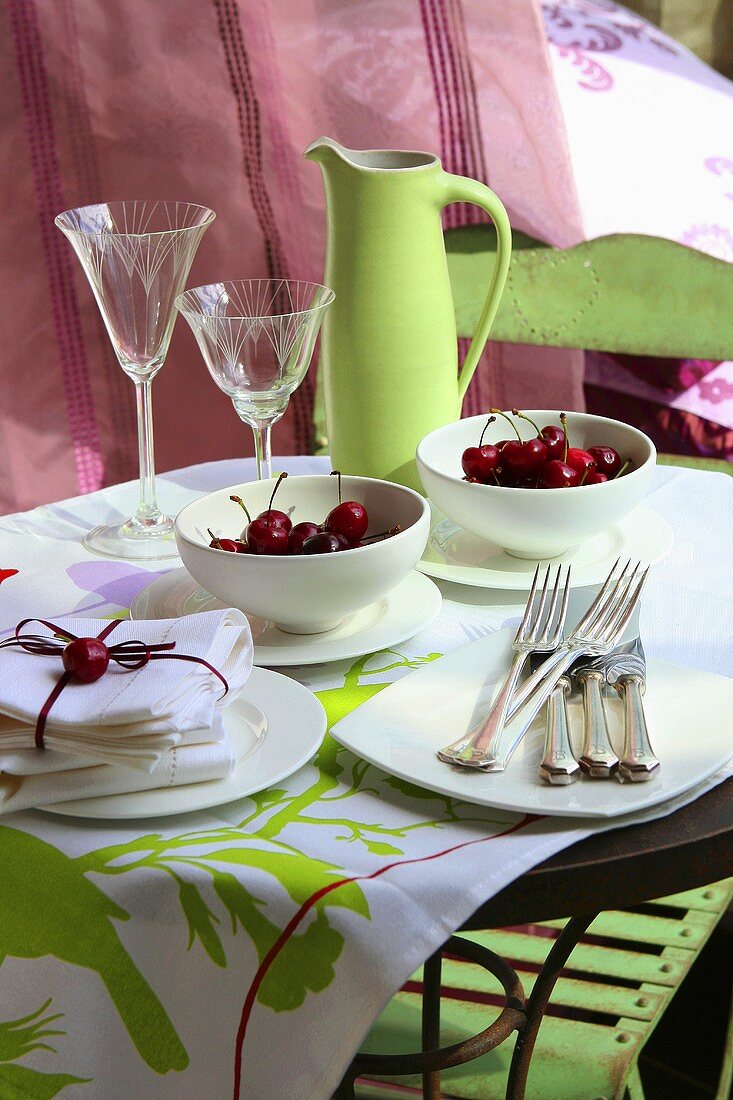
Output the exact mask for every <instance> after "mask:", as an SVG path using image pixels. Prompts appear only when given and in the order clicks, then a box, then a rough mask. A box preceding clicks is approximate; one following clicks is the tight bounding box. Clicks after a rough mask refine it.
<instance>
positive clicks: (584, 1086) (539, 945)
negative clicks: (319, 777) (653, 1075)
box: [357, 880, 733, 1100]
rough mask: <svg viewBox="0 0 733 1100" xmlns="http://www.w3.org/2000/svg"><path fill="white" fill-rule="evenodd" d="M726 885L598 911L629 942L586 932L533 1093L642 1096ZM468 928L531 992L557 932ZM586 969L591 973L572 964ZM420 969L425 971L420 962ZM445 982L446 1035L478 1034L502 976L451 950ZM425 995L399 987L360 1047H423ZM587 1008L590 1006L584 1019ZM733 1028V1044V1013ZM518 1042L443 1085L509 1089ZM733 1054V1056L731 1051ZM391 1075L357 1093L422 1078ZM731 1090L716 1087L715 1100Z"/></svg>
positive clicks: (542, 1035)
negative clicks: (644, 1069)
mask: <svg viewBox="0 0 733 1100" xmlns="http://www.w3.org/2000/svg"><path fill="white" fill-rule="evenodd" d="M731 897H733V880H729V881H725V882H721V883H714V884H712V885H711V886H708V887H702V888H701V889H698V890H689V891H685V892H684V893H680V894H675V895H671V896H670V897H668V898H662V899H659V900H658V901H657V902H651V903H650V904H649V908H650V910H651V911H650V912H645V913H628V912H624V911H619V912H609V913H603V914H601V916H600V917H599V918H597V920H596V921H595V922H594V924H593V925H592V926H591V928H590V930H589V935H603V936H604V937H610V938H616V939H619V940H621V941H623V942H624V944H625V946H624V947H623V948H615V947H612V946H611V947H608V946H603V945H600V944H592V943H591V944H588V943H581V944H579V945H578V946H577V947H576V948H575V950H574V951H573V953H572V955H571V957H570V960H569V963H568V967H567V968H566V971H565V972H564V975H563V976H562V977H561V978H560V979H559V980H558V982H557V984H556V986H555V990H554V992H553V996H552V1000H551V1012H560V1013H562V1015H559V1016H558V1015H548V1016H547V1017H546V1018H545V1020H544V1021H543V1024H542V1027H541V1029H540V1032H539V1038H538V1042H537V1047H536V1050H535V1054H534V1057H533V1061H532V1069H531V1072H530V1078H529V1082H528V1089H527V1100H549V1098H550V1097H551V1098H552V1100H601V1098H608V1100H611V1098H620V1097H621V1096H623V1094H624V1089H625V1088H626V1087H627V1086H628V1090H629V1092H628V1100H643V1089H642V1086H641V1080H640V1078H639V1076H638V1070H637V1060H638V1056H639V1053H640V1051H641V1049H642V1048H643V1046H644V1043H645V1042H646V1041H647V1039H648V1038H649V1036H650V1035H651V1033H652V1031H653V1029H654V1027H655V1026H656V1024H657V1022H658V1021H659V1019H660V1018H661V1016H662V1014H663V1013H664V1010H665V1009H666V1007H667V1005H668V1003H669V1001H670V1000H671V998H672V997H673V996H674V993H675V992H676V990H677V988H678V987H679V985H680V984H681V982H682V980H683V978H684V977H685V975H686V974H687V972H688V970H689V969H690V967H691V966H692V964H693V963H694V961H695V959H696V958H697V955H698V954H699V951H700V949H701V948H702V946H703V944H704V942H705V940H706V939H707V937H708V936H709V935H710V933H711V932H712V930H713V928H714V927H715V925H716V923H717V921H718V920H719V919H720V916H721V915H722V914H723V913H724V912H725V910H726V909H727V907H728V905H729V904H730V901H731ZM670 908H671V909H673V910H674V909H676V910H677V911H678V912H679V913H680V917H681V919H679V920H674V919H672V918H670V917H669V916H668V915H667V913H668V911H669V909H670ZM564 924H565V922H564V921H562V920H560V921H547V922H545V923H544V927H547V928H552V929H557V928H561V927H563V925H564ZM683 930H689V932H690V935H686V936H683V935H680V933H681V932H682V931H683ZM466 936H467V938H470V939H474V940H478V941H479V942H481V943H483V944H485V945H486V946H488V947H490V948H491V949H492V950H494V951H497V952H498V953H499V954H501V955H503V956H504V957H505V958H507V959H508V960H510V961H512V962H513V964H514V966H515V967H516V969H517V972H518V973H519V975H520V978H521V980H522V983H523V986H524V989H525V993H528V992H529V991H530V990H531V988H532V986H533V984H534V981H535V973H533V972H532V971H530V970H527V969H526V967H527V964H532V965H534V966H536V965H538V964H541V963H542V961H543V960H544V958H545V956H546V955H547V952H548V951H549V950H550V948H551V946H552V944H553V942H554V938H553V937H551V936H542V935H539V934H537V935H530V934H527V933H526V932H522V931H520V930H511V929H496V930H491V931H488V932H472V933H470V934H466ZM633 943H638V944H639V947H640V950H638V951H636V950H634V949H633V946H626V945H630V944H633ZM648 946H655V947H657V948H659V950H660V954H658V955H657V954H650V953H649V952H648V951H646V950H641V948H643V947H648ZM579 972H584V973H585V974H586V975H594V978H588V977H584V978H582V979H579V978H577V977H574V976H573V975H574V974H578V973H579ZM619 979H623V980H625V981H633V982H634V983H636V985H635V988H631V987H628V986H621V985H619V984H618V980H619ZM414 980H416V981H419V980H420V972H418V973H417V974H416V975H414ZM443 988H444V990H445V993H444V997H443V1000H442V1005H441V1014H442V1032H441V1043H442V1044H448V1043H453V1042H458V1041H460V1040H461V1039H463V1038H466V1037H467V1036H468V1035H471V1034H475V1033H476V1032H478V1031H480V1030H482V1029H483V1028H484V1027H486V1026H487V1024H488V1023H489V1022H490V1021H491V1020H492V1019H493V1018H495V1016H496V1012H497V1009H496V1008H495V1007H492V1006H491V1005H490V1004H487V1003H481V1001H480V1000H479V999H478V998H481V997H488V996H496V995H497V994H500V986H499V983H498V982H497V981H496V979H495V978H494V977H493V976H492V975H490V974H488V973H487V972H486V971H484V970H483V969H482V968H481V967H477V966H475V965H474V964H472V963H466V962H462V961H460V960H454V959H446V960H444V963H443ZM469 998H470V999H469ZM420 1006H421V996H420V994H419V993H416V992H409V993H407V992H402V993H400V994H398V996H397V997H395V998H393V1000H392V1001H391V1002H390V1004H389V1005H388V1007H387V1009H386V1010H385V1012H384V1013H383V1014H382V1016H381V1017H380V1019H379V1020H378V1021H377V1024H375V1026H374V1028H373V1029H372V1031H371V1032H370V1035H369V1037H368V1040H367V1041H366V1043H365V1045H364V1049H365V1050H368V1051H371V1052H372V1053H376V1052H382V1053H400V1052H405V1051H408V1050H417V1049H419V1045H420ZM589 1013H594V1014H595V1015H594V1016H592V1017H591V1018H590V1019H589V1018H588V1017H589ZM601 1014H602V1015H601ZM603 1017H606V1021H605V1022H604V1021H603ZM729 1040H730V1043H731V1045H733V1024H732V1025H731V1030H730V1035H729ZM512 1049H513V1044H512V1043H511V1042H509V1043H505V1044H503V1045H502V1046H501V1047H499V1048H497V1050H495V1051H492V1052H491V1053H490V1054H488V1055H485V1056H484V1057H483V1058H480V1059H477V1060H476V1061H474V1062H471V1063H468V1064H467V1065H465V1066H462V1067H458V1068H457V1069H455V1070H450V1071H446V1072H445V1073H444V1074H443V1075H442V1093H441V1094H442V1096H444V1097H446V1098H448V1097H455V1098H465V1100H493V1098H494V1097H497V1098H499V1097H503V1096H504V1090H505V1086H506V1073H507V1071H508V1067H509V1062H510V1060H511V1053H512ZM730 1062H731V1064H733V1054H731V1058H730ZM727 1069H728V1063H726V1065H725V1066H724V1070H723V1076H722V1079H721V1080H722V1082H723V1084H725V1081H726V1078H725V1073H726V1072H727ZM382 1080H383V1081H384V1080H386V1079H382ZM393 1081H394V1082H395V1088H394V1089H393V1088H392V1087H390V1086H389V1085H385V1084H384V1083H382V1084H380V1087H379V1088H376V1087H375V1086H370V1085H368V1084H366V1083H362V1085H363V1087H362V1085H360V1086H358V1088H357V1095H358V1096H359V1097H361V1100H377V1098H379V1100H397V1098H398V1097H403V1098H404V1096H405V1095H406V1092H405V1089H406V1088H407V1089H408V1090H410V1089H411V1090H416V1091H417V1092H418V1095H419V1089H420V1080H419V1079H418V1078H394V1079H393ZM397 1082H399V1088H397V1084H396V1083H397ZM725 1095H726V1094H725V1093H720V1091H719V1093H718V1097H717V1100H723V1097H724V1096H725Z"/></svg>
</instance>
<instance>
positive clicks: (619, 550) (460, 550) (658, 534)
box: [417, 505, 674, 592]
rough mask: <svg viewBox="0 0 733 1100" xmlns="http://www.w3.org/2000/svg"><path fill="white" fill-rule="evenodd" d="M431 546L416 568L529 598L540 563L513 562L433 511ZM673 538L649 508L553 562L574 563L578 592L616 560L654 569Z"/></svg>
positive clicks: (495, 548) (432, 508)
mask: <svg viewBox="0 0 733 1100" xmlns="http://www.w3.org/2000/svg"><path fill="white" fill-rule="evenodd" d="M431 514H432V515H431V524H430V536H429V538H428V545H427V547H426V548H425V553H424V554H423V556H422V560H421V561H419V562H418V563H417V568H418V569H419V570H421V572H423V573H427V574H428V575H429V576H431V577H437V578H438V579H439V580H443V581H454V582H455V583H456V584H471V585H475V586H476V587H477V588H504V589H511V590H515V591H520V592H525V591H526V592H528V591H529V589H530V586H531V584H532V575H533V573H534V570H535V566H536V565H537V562H536V561H529V560H527V561H525V560H524V559H523V558H513V557H512V556H511V554H507V552H506V550H502V549H501V547H499V546H494V544H493V543H491V542H486V541H485V540H484V539H480V538H478V536H477V535H471V534H469V533H468V531H464V530H463V528H462V527H459V526H458V525H457V524H455V523H454V522H453V520H450V519H446V518H445V516H444V515H443V514H442V513H441V512H439V511H438V509H437V508H436V507H435V505H431ZM673 543H674V533H673V531H672V528H671V527H670V526H669V524H668V523H667V521H666V520H665V519H662V517H661V516H658V515H657V514H656V512H652V511H651V510H650V509H649V508H644V507H640V508H636V509H635V510H634V511H633V512H632V513H631V514H630V515H628V516H627V517H626V519H624V520H622V521H621V523H617V524H616V525H615V526H614V527H609V529H608V530H607V531H603V532H602V533H601V534H600V535H596V537H595V538H593V539H589V540H588V541H587V542H584V543H583V545H582V546H580V547H578V549H577V550H575V551H574V552H573V553H570V554H561V555H560V557H558V558H552V559H551V560H552V561H553V562H557V563H558V564H559V563H560V562H570V563H572V566H573V586H574V587H575V588H583V587H585V586H586V585H589V584H597V583H598V582H599V581H602V580H604V578H605V577H606V576H607V574H608V571H609V569H610V568H611V566H612V565H613V563H614V562H615V561H616V559H617V558H619V557H623V558H632V559H633V560H637V559H638V560H640V561H643V562H646V563H647V564H649V565H652V564H653V563H654V562H657V561H660V560H661V559H662V558H664V557H666V555H667V554H668V553H669V551H670V550H671V549H672V545H673Z"/></svg>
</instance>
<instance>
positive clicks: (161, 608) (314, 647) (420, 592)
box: [130, 569, 442, 668]
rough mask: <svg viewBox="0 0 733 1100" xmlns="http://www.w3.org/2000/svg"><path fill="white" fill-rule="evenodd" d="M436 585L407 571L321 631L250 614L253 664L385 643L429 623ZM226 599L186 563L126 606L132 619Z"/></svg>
mask: <svg viewBox="0 0 733 1100" xmlns="http://www.w3.org/2000/svg"><path fill="white" fill-rule="evenodd" d="M441 604H442V597H441V594H440V590H439V588H438V587H437V585H435V584H433V582H432V581H431V580H428V578H427V577H424V576H423V575H422V574H421V573H415V572H413V573H410V574H409V575H408V576H407V577H405V579H404V580H403V581H402V583H401V584H398V585H397V587H396V588H393V589H392V591H391V592H389V593H388V594H387V595H386V596H384V597H383V598H382V599H381V600H377V601H376V603H373V604H371V606H370V607H365V608H363V609H362V610H361V611H356V612H355V613H354V614H353V615H349V616H348V618H346V619H345V620H344V621H343V622H342V623H341V624H340V625H339V626H337V627H336V628H335V629H334V630H329V631H326V632H325V633H322V634H307V635H303V634H287V633H285V631H283V630H279V629H278V628H277V627H276V626H275V625H274V623H268V622H265V621H264V620H262V619H256V618H253V617H250V626H251V627H252V636H253V638H254V640H255V651H254V661H255V664H256V665H264V666H266V667H269V668H277V667H286V666H293V665H319V664H325V663H327V662H329V661H343V660H347V659H349V658H351V657H361V656H362V655H363V654H364V653H376V652H377V650H380V649H389V648H390V647H392V646H395V645H399V644H400V642H404V641H406V640H407V639H408V638H412V637H413V636H414V635H415V634H417V633H418V631H420V630H424V629H425V627H427V626H429V625H430V623H432V622H433V620H434V619H435V618H437V616H438V614H439V613H440V607H441ZM224 606H225V605H224V604H223V603H222V602H221V600H217V598H216V596H212V595H211V594H210V593H209V592H205V591H204V589H203V588H201V587H200V586H199V585H198V584H196V581H195V580H194V579H193V577H191V576H189V574H188V573H187V572H186V570H185V569H174V570H172V571H171V572H170V573H166V574H165V575H164V576H162V577H158V578H157V580H155V581H153V583H152V584H150V585H148V587H147V588H144V589H143V590H142V592H140V593H139V594H138V595H137V596H136V597H135V599H134V601H133V604H132V607H131V608H130V618H131V619H177V618H179V617H180V616H181V615H195V614H196V613H197V612H199V611H216V610H218V609H219V608H222V607H224Z"/></svg>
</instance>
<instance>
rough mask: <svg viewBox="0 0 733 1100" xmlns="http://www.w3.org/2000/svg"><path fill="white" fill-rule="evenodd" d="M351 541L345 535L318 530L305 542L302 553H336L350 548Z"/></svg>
mask: <svg viewBox="0 0 733 1100" xmlns="http://www.w3.org/2000/svg"><path fill="white" fill-rule="evenodd" d="M350 549H351V543H350V542H349V541H348V539H346V538H344V536H343V535H337V534H335V533H334V532H333V531H318V532H317V533H316V534H315V535H311V536H310V538H307V539H306V540H305V542H304V543H303V548H302V550H301V554H335V553H336V552H337V551H339V550H350Z"/></svg>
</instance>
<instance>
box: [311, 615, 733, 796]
mask: <svg viewBox="0 0 733 1100" xmlns="http://www.w3.org/2000/svg"><path fill="white" fill-rule="evenodd" d="M513 636H514V630H511V629H509V630H500V631H497V632H496V633H495V634H490V635H488V636H487V637H485V638H482V639H480V640H479V641H477V642H472V643H471V644H470V645H466V646H463V647H462V648H461V649H457V650H455V651H454V652H453V653H450V654H449V655H448V656H447V657H441V658H439V659H438V660H437V661H432V662H431V663H430V664H427V665H424V666H423V667H422V668H420V669H418V670H417V671H416V672H412V673H410V674H409V675H407V676H405V677H403V679H401V680H399V681H398V682H397V683H394V684H390V686H389V687H387V688H384V690H383V691H380V692H379V693H378V694H377V695H375V696H374V697H373V698H372V699H370V700H368V702H366V703H363V704H362V706H360V707H358V708H357V709H356V710H355V711H352V713H351V714H349V715H347V717H346V718H342V719H341V721H340V722H337V723H336V725H335V726H334V727H333V729H332V730H331V733H332V734H333V736H334V737H335V738H336V740H337V741H340V742H341V744H342V745H345V746H346V747H347V748H349V749H351V750H352V751H353V752H355V753H357V754H358V755H359V756H361V757H363V758H364V759H365V760H369V761H370V762H371V763H372V764H376V765H377V766H378V767H380V768H382V769H383V770H384V771H386V772H390V773H391V774H392V775H397V776H400V777H401V778H402V779H407V780H409V781H410V782H412V783H417V784H418V785H419V786H422V787H427V788H428V789H429V790H433V791H438V792H439V793H440V794H446V795H450V796H452V797H455V798H461V799H464V800H465V801H467V802H476V803H479V804H481V805H485V806H495V807H499V808H502V809H506V810H516V811H519V812H521V813H537V814H549V815H557V816H562V817H587V818H590V817H599V818H613V817H621V816H623V815H624V814H628V813H633V812H634V811H636V810H646V809H649V807H650V806H654V805H656V804H658V803H661V802H666V801H667V800H668V799H670V798H673V797H675V796H676V795H679V794H682V793H683V792H684V791H686V790H689V789H690V788H692V787H694V786H696V785H697V784H698V783H700V782H701V781H702V780H704V779H706V778H707V777H708V776H710V775H712V774H713V773H714V772H716V771H718V770H719V769H720V768H721V767H722V766H723V765H724V764H725V763H726V761H727V760H729V759H730V757H731V756H732V755H733V743H732V742H731V737H730V715H731V713H732V712H733V680H729V679H727V678H726V677H724V676H716V675H714V674H713V673H710V672H700V671H697V670H696V669H691V668H682V667H680V666H676V665H670V664H665V663H662V662H661V661H649V662H648V684H647V691H646V695H645V700H644V701H645V709H646V714H647V719H648V723H649V729H650V733H651V737H652V744H653V745H654V749H655V751H656V753H657V755H658V757H659V759H660V761H661V766H660V768H659V773H658V775H657V776H656V777H655V778H654V779H652V780H650V781H649V782H648V783H623V784H622V783H619V782H616V781H611V782H609V781H602V780H592V779H587V778H586V777H585V776H584V777H583V778H581V779H580V780H578V782H576V783H574V784H572V785H570V786H567V787H551V786H548V785H547V784H545V783H543V782H542V781H541V780H540V779H539V777H538V774H537V767H538V765H539V762H540V759H541V757H542V749H543V743H544V719H543V718H542V716H540V717H538V718H537V719H536V720H535V722H534V723H533V724H532V726H531V727H530V729H529V731H528V732H527V734H526V736H525V738H524V741H523V742H522V743H521V745H520V746H519V748H518V749H517V751H516V753H515V754H514V756H513V757H512V759H511V761H510V762H509V765H508V766H507V769H506V771H504V772H499V773H495V774H493V775H492V774H487V773H486V772H481V771H478V770H475V769H472V768H463V767H451V766H450V765H448V764H444V763H443V762H442V761H440V760H438V758H437V756H436V752H437V750H438V749H439V748H440V747H441V746H442V745H445V744H446V743H447V742H449V741H452V740H454V739H455V738H457V737H460V736H461V734H463V733H465V732H466V731H467V730H468V729H471V728H472V727H473V726H474V725H475V724H476V722H477V721H478V720H480V719H481V718H482V717H483V716H484V715H485V714H486V713H487V711H488V707H489V703H490V700H491V696H492V692H493V691H494V690H495V687H496V684H497V683H498V682H499V681H500V680H501V679H502V678H503V676H504V675H505V673H506V670H507V668H508V665H509V661H510V658H511V642H512V639H513ZM608 703H609V705H608V707H607V712H608V714H609V726H610V729H611V735H612V738H613V740H614V743H615V746H616V749H617V750H618V749H619V748H620V734H621V713H620V701H619V700H617V699H615V698H614V699H611V698H610V697H609V700H608ZM569 711H570V721H571V728H572V730H573V740H574V746H575V748H576V749H577V748H578V740H579V739H582V737H580V735H581V733H582V711H581V707H580V704H579V702H578V701H577V700H576V699H573V700H571V702H570V704H569Z"/></svg>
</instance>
